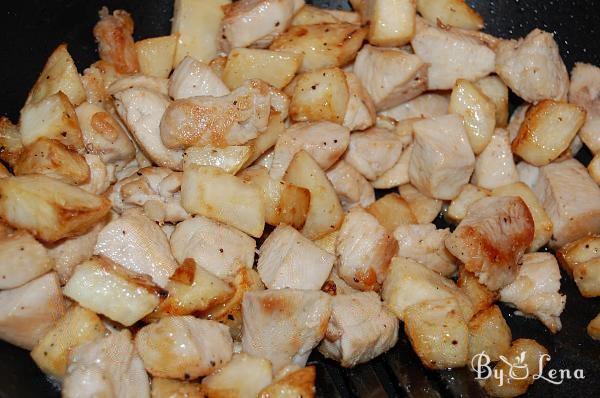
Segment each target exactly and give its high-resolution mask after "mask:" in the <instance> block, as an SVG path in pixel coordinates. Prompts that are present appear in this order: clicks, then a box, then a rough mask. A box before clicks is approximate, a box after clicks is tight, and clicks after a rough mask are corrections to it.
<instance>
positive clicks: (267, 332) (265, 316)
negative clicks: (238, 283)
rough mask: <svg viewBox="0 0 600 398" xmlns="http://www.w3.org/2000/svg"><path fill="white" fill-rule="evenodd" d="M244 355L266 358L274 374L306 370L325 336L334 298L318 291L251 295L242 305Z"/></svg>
mask: <svg viewBox="0 0 600 398" xmlns="http://www.w3.org/2000/svg"><path fill="white" fill-rule="evenodd" d="M242 313H243V320H244V321H243V328H242V351H243V352H245V353H247V354H250V355H253V356H257V357H262V358H266V359H268V360H270V361H271V363H272V364H273V372H278V371H279V370H281V369H282V368H283V367H285V366H286V365H289V364H291V363H294V364H296V365H299V366H304V365H305V364H306V361H307V359H308V356H309V355H310V352H311V350H312V349H313V348H314V347H316V346H317V345H318V344H319V342H320V341H321V340H322V339H323V337H324V336H325V332H326V330H327V322H328V321H329V317H330V315H331V297H330V296H329V295H328V294H326V293H323V292H320V291H316V290H295V289H279V290H265V291H262V292H248V293H246V294H245V295H244V301H243V302H242Z"/></svg>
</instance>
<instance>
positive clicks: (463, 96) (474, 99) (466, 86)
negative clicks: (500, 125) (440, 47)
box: [448, 79, 496, 155]
mask: <svg viewBox="0 0 600 398" xmlns="http://www.w3.org/2000/svg"><path fill="white" fill-rule="evenodd" d="M448 111H449V112H450V113H455V114H457V115H461V116H462V117H463V123H464V126H465V130H466V132H467V136H468V137H469V143H470V144H471V148H473V152H474V153H475V154H476V155H478V154H480V153H481V152H483V150H484V149H485V147H486V146H487V145H488V144H489V142H490V140H491V139H492V134H494V128H495V126H496V107H495V106H494V103H493V102H492V101H491V100H490V99H489V98H488V97H487V96H486V95H484V94H483V93H482V92H481V91H480V90H479V89H478V88H477V86H476V85H475V84H474V83H471V82H470V81H468V80H464V79H459V80H457V81H456V84H455V85H454V89H453V90H452V95H451V96H450V107H449V108H448Z"/></svg>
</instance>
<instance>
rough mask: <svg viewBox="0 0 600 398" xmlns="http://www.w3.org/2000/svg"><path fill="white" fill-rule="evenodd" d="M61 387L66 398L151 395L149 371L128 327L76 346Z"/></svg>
mask: <svg viewBox="0 0 600 398" xmlns="http://www.w3.org/2000/svg"><path fill="white" fill-rule="evenodd" d="M62 387H63V388H62V395H63V397H65V398H93V397H110V396H114V397H149V396H150V383H149V380H148V375H147V374H146V370H145V369H144V364H143V363H142V360H141V359H140V356H139V355H138V353H137V352H136V350H135V347H134V346H133V342H132V341H131V332H130V331H129V330H121V331H119V332H117V331H115V332H112V333H111V334H109V335H108V336H106V337H102V338H100V339H96V340H94V341H91V342H89V343H86V344H83V345H80V346H79V347H76V348H75V349H74V350H73V352H72V353H71V356H70V360H69V367H68V371H67V376H66V378H65V380H64V382H63V386H62Z"/></svg>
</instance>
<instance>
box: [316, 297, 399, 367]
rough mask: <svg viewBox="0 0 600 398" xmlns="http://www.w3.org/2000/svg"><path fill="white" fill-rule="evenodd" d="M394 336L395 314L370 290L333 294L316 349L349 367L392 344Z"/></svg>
mask: <svg viewBox="0 0 600 398" xmlns="http://www.w3.org/2000/svg"><path fill="white" fill-rule="evenodd" d="M397 340H398V318H396V316H395V315H394V314H393V313H391V312H390V311H389V310H388V309H387V308H386V307H385V306H384V305H383V303H382V302H381V299H380V298H379V296H378V295H377V294H376V293H374V292H360V293H354V294H347V295H338V296H335V297H334V298H333V300H332V311H331V318H330V319H329V324H328V325H327V332H326V333H325V339H324V340H323V342H322V343H321V345H320V346H319V351H320V352H321V353H322V354H323V355H324V356H325V357H327V358H331V359H334V360H336V361H339V362H340V363H341V365H342V366H344V367H347V368H351V367H353V366H355V365H357V364H359V363H364V362H368V361H370V360H371V359H373V358H375V357H377V356H379V355H380V354H382V353H384V352H386V351H387V350H389V349H390V348H392V347H393V346H394V345H395V344H396V341H397Z"/></svg>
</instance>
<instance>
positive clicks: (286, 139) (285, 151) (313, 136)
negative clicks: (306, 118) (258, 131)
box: [270, 122, 350, 180]
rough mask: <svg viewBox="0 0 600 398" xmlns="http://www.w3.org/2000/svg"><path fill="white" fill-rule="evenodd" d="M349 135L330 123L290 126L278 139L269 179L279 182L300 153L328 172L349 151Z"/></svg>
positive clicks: (339, 126)
mask: <svg viewBox="0 0 600 398" xmlns="http://www.w3.org/2000/svg"><path fill="white" fill-rule="evenodd" d="M349 140H350V131H349V130H348V129H347V128H346V127H344V126H341V125H339V124H336V123H332V122H315V123H312V122H304V123H296V124H293V125H292V126H291V127H290V128H288V129H287V130H285V132H284V133H283V134H281V135H280V136H279V138H278V139H277V143H276V144H275V150H274V152H273V162H272V164H271V169H270V175H271V177H272V178H275V179H278V180H280V179H282V178H283V176H284V174H285V171H286V170H287V168H288V166H289V165H290V162H291V161H292V159H293V158H294V155H296V153H298V152H299V151H301V150H305V151H306V152H308V154H309V155H310V156H311V157H312V158H313V159H314V160H315V161H316V162H317V163H318V164H319V166H321V168H322V169H323V170H327V169H328V168H329V167H331V166H332V165H333V164H334V163H335V162H337V161H338V159H339V158H340V157H341V156H342V155H343V154H344V152H345V151H346V148H348V142H349Z"/></svg>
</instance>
